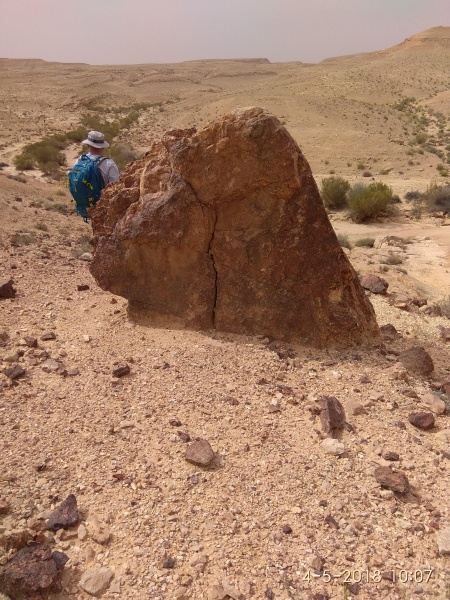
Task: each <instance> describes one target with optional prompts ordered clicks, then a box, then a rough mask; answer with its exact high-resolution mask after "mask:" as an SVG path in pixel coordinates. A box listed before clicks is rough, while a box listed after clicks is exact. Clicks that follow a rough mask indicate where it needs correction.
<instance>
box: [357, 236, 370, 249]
mask: <svg viewBox="0 0 450 600" xmlns="http://www.w3.org/2000/svg"><path fill="white" fill-rule="evenodd" d="M374 243H375V238H361V239H359V240H356V242H355V246H364V247H365V248H373V245H374Z"/></svg>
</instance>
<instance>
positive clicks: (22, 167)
mask: <svg viewBox="0 0 450 600" xmlns="http://www.w3.org/2000/svg"><path fill="white" fill-rule="evenodd" d="M13 163H14V166H15V167H16V169H17V170H18V171H30V170H31V169H34V160H33V157H32V156H31V154H26V153H24V152H22V154H18V155H17V156H15V157H14V160H13Z"/></svg>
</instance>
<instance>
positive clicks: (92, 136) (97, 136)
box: [81, 131, 109, 148]
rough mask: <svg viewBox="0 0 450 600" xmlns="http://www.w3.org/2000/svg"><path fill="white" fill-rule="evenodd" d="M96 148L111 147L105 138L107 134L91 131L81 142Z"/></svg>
mask: <svg viewBox="0 0 450 600" xmlns="http://www.w3.org/2000/svg"><path fill="white" fill-rule="evenodd" d="M81 143H82V144H87V145H88V146H93V147H94V148H109V144H108V142H107V141H106V140H105V136H104V135H103V133H100V131H90V132H89V133H88V136H87V138H86V139H85V140H83V141H82V142H81Z"/></svg>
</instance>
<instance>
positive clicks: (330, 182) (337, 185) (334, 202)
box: [321, 176, 350, 209]
mask: <svg viewBox="0 0 450 600" xmlns="http://www.w3.org/2000/svg"><path fill="white" fill-rule="evenodd" d="M349 190H350V184H349V182H348V181H347V180H346V179H343V178H342V177H335V176H332V177H325V179H322V187H321V197H322V201H323V203H324V205H325V207H326V208H330V209H339V208H344V206H345V205H346V204H347V194H348V192H349Z"/></svg>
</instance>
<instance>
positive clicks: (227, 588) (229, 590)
mask: <svg viewBox="0 0 450 600" xmlns="http://www.w3.org/2000/svg"><path fill="white" fill-rule="evenodd" d="M221 583H222V588H223V591H224V592H225V594H226V595H227V596H229V597H230V598H232V600H245V596H244V594H241V592H240V591H239V590H237V589H236V588H235V587H234V586H233V585H231V583H230V582H229V581H227V580H226V579H222V582H221Z"/></svg>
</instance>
